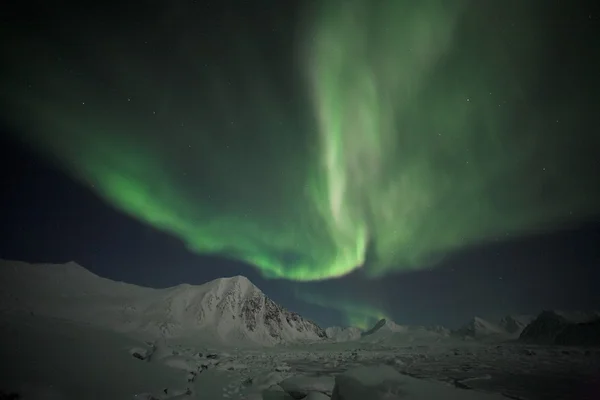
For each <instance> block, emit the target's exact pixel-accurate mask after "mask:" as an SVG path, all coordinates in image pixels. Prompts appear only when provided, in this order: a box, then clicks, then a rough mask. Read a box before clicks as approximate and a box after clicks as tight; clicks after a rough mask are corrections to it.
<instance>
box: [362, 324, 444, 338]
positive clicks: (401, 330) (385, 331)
mask: <svg viewBox="0 0 600 400" xmlns="http://www.w3.org/2000/svg"><path fill="white" fill-rule="evenodd" d="M449 334H450V331H449V330H448V329H446V328H444V327H441V326H435V327H425V326H408V325H398V324H396V323H395V322H393V321H390V320H388V319H381V320H379V321H378V322H377V323H376V324H375V325H374V326H373V327H372V328H371V329H369V330H368V331H365V332H363V333H362V334H361V338H360V340H361V341H367V342H386V343H407V342H420V341H425V342H431V341H434V342H437V341H440V340H442V339H444V338H446V337H448V336H449Z"/></svg>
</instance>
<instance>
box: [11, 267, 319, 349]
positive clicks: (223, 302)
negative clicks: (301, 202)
mask: <svg viewBox="0 0 600 400" xmlns="http://www.w3.org/2000/svg"><path fill="white" fill-rule="evenodd" d="M0 281H1V282H2V283H0V292H1V294H0V296H2V297H1V298H0V300H2V301H1V302H0V304H2V309H0V313H2V312H3V313H13V314H14V313H17V314H23V313H27V314H33V315H43V316H48V317H55V318H62V319H66V320H69V321H76V322H84V323H87V324H90V325H95V326H99V327H102V328H107V329H110V330H113V331H118V332H127V333H131V334H139V335H142V336H146V337H149V338H156V337H165V338H198V337H202V338H204V339H205V340H207V341H213V342H218V343H224V344H236V343H252V344H259V345H273V344H278V343H286V342H296V341H315V340H321V339H323V338H325V337H326V334H325V331H324V330H323V329H321V328H320V327H319V326H317V325H316V324H315V323H313V322H311V321H309V320H307V319H304V318H303V317H301V316H300V315H299V314H296V313H294V312H291V311H288V310H286V309H285V308H283V307H282V306H280V305H278V304H277V303H275V302H274V301H273V300H271V299H270V298H268V297H267V296H266V295H265V294H264V293H263V292H262V291H261V290H260V289H259V288H257V287H256V286H255V285H254V284H253V283H252V282H250V280H248V279H247V278H245V277H243V276H234V277H230V278H220V279H216V280H214V281H211V282H208V283H205V284H203V285H188V284H183V285H178V286H175V287H171V288H166V289H152V288H145V287H140V286H136V285H131V284H126V283H123V282H115V281H111V280H109V279H105V278H101V277H99V276H97V275H95V274H93V273H91V272H89V271H88V270H86V269H85V268H83V267H81V266H79V265H77V264H75V263H67V264H59V265H55V264H27V263H22V262H14V261H5V260H0Z"/></svg>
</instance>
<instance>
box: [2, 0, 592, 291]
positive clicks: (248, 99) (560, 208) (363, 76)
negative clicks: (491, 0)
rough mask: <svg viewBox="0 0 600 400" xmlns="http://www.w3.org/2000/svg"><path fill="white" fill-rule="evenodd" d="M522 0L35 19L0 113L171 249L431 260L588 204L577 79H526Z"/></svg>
mask: <svg viewBox="0 0 600 400" xmlns="http://www.w3.org/2000/svg"><path fill="white" fill-rule="evenodd" d="M450 3H452V4H450ZM247 7H251V6H247ZM539 7H540V4H538V3H536V2H519V1H508V2H505V3H503V4H502V5H500V4H497V5H484V4H482V3H481V2H470V1H456V2H447V1H443V0H428V1H419V2H413V1H405V0H389V1H380V2H373V1H369V0H350V1H333V0H332V1H327V2H323V3H321V4H315V5H313V6H311V5H309V3H307V5H306V6H305V7H303V8H302V10H301V12H298V13H297V14H299V15H301V17H297V18H296V20H295V21H294V23H291V22H290V23H285V24H284V23H282V22H280V21H278V20H277V18H271V19H270V20H269V21H270V23H271V25H268V26H262V27H256V26H253V27H251V28H250V27H245V26H240V25H243V23H244V21H245V20H244V19H243V18H242V17H239V16H238V17H232V16H227V18H229V19H228V20H227V21H228V23H231V24H237V25H236V26H237V28H238V30H236V31H235V32H229V29H228V28H227V26H225V25H223V24H220V23H219V22H218V21H217V22H214V23H213V24H210V23H206V25H203V26H198V24H197V23H196V20H195V18H198V16H199V15H200V14H202V13H204V12H206V10H204V9H203V10H201V11H194V10H193V9H186V8H184V7H183V6H182V7H178V6H167V9H160V10H158V9H157V10H155V11H154V12H153V13H152V15H151V16H149V17H148V16H146V18H145V19H143V20H141V19H140V20H137V19H135V18H133V17H132V18H133V19H132V20H131V21H129V20H126V19H125V17H122V18H120V17H117V16H114V15H115V14H116V13H114V12H112V11H111V10H104V12H106V15H107V17H106V18H107V19H106V20H103V19H92V15H91V14H92V12H91V11H90V15H89V18H88V19H86V18H82V19H80V20H73V19H70V18H67V17H63V19H60V18H58V19H57V20H56V21H52V22H48V24H56V25H57V26H61V29H59V30H57V31H56V33H55V35H56V36H58V37H59V38H60V39H61V40H62V42H61V44H60V45H59V44H56V43H55V42H54V41H52V40H53V39H56V38H55V37H43V36H39V35H34V34H29V33H25V31H21V33H22V35H16V36H13V39H11V40H13V44H12V46H11V49H12V51H11V53H10V55H9V56H8V57H6V58H7V59H8V60H10V62H9V63H8V64H7V65H5V66H4V67H2V68H3V69H4V70H5V72H9V74H7V73H3V74H2V75H3V76H5V77H8V76H10V77H11V78H10V79H5V78H3V79H2V85H3V87H4V88H6V90H3V91H2V94H1V95H0V96H1V101H2V105H3V112H4V115H3V118H4V119H6V120H7V121H8V123H9V124H10V125H11V126H12V127H14V129H15V130H16V131H18V132H20V134H22V137H20V139H22V140H23V141H24V142H25V143H27V144H28V145H30V146H31V147H33V148H35V149H36V150H39V151H40V152H42V153H43V154H44V155H46V156H47V157H49V158H50V159H52V160H55V161H56V162H57V163H58V164H59V165H60V166H61V167H62V168H64V170H65V171H66V172H67V173H69V174H70V175H72V176H73V177H75V178H77V179H78V180H80V181H81V182H82V183H83V184H85V185H87V186H88V187H89V188H90V189H91V190H93V191H94V192H95V193H97V195H98V196H100V197H102V198H103V199H104V200H105V201H106V202H108V203H110V204H111V205H112V206H113V207H115V208H116V209H118V210H120V211H122V212H123V213H126V214H128V215H130V216H131V217H133V218H136V219H138V220H139V221H141V222H143V223H145V224H148V225H151V226H152V227H155V228H156V229H158V230H160V231H163V232H166V233H168V234H170V235H172V236H174V237H177V238H178V239H180V240H181V241H182V242H184V243H185V244H186V246H187V247H188V248H189V249H190V250H191V251H193V252H197V253H199V254H207V253H208V254H213V253H214V254H221V255H223V256H225V257H230V258H234V259H238V260H241V261H244V262H246V263H248V264H250V265H252V266H253V267H255V268H257V269H258V270H259V271H260V272H261V273H262V274H263V275H264V276H266V277H269V278H283V279H288V280H295V281H311V280H323V279H328V278H335V277H342V276H344V275H346V274H348V273H351V272H352V271H355V270H357V269H360V270H362V271H364V273H365V274H366V275H367V276H370V277H378V276H382V275H385V274H388V273H391V272H401V271H411V270H416V269H424V268H430V267H435V265H436V262H437V261H438V260H439V259H440V258H441V257H444V256H445V255H447V254H451V253H452V252H454V251H457V250H460V249H463V248H466V247H470V246H475V245H477V244H480V243H484V242H487V241H493V240H498V239H499V238H500V240H501V239H502V238H504V237H506V236H510V237H515V236H517V237H518V236H527V235H532V234H534V233H537V232H542V231H549V230H553V229H558V228H560V227H563V226H565V225H569V224H576V223H578V222H580V221H585V220H586V219H589V218H591V217H593V216H595V215H598V213H599V212H600V210H599V207H600V193H599V192H600V191H599V189H598V186H597V185H596V175H595V174H596V173H595V171H596V167H597V162H598V161H597V154H598V153H597V149H598V140H599V139H598V135H597V134H596V133H594V132H592V131H590V130H589V128H587V125H586V123H587V121H588V120H589V117H590V116H591V114H592V112H593V109H594V107H593V106H590V104H592V103H590V98H588V97H585V96H582V95H577V94H576V88H577V87H578V86H579V85H581V84H582V82H583V81H586V79H587V78H586V75H585V73H579V74H577V75H573V76H566V77H564V76H563V77H562V78H563V79H562V80H561V81H560V82H553V81H551V80H550V78H548V77H547V76H546V75H545V74H544V71H545V70H546V69H547V68H548V63H549V62H554V61H553V60H552V57H551V56H550V54H552V49H553V46H554V42H553V40H555V38H554V37H552V35H550V34H549V31H548V29H549V26H547V25H548V24H547V23H546V22H544V19H543V18H538V16H539V13H540V11H539ZM113 11H114V10H113ZM125 14H126V15H129V14H127V13H125ZM131 14H132V15H134V14H135V13H133V12H131ZM241 14H243V12H240V15H241ZM117 15H118V14H117ZM109 16H110V17H109ZM223 18H225V17H223ZM248 18H251V17H248ZM106 21H110V23H108V25H110V29H109V28H107V26H108V25H107V22H106ZM219 21H220V20H219ZM288 22H289V21H288ZM265 25H267V24H265ZM3 29H4V28H3ZM23 29H25V28H23ZM207 32H208V33H207ZM272 32H276V33H277V34H273V33H272ZM206 35H209V36H211V35H212V36H215V37H219V41H218V43H217V42H214V41H207V40H204V39H203V38H204V37H205V36H206ZM3 40H5V39H3ZM215 43H217V44H215ZM588 68H589V70H588V69H586V70H585V71H588V72H589V71H593V66H589V67H588ZM591 74H592V73H591V72H590V76H591ZM552 79H554V78H552ZM596 79H597V78H596ZM588 84H589V81H588Z"/></svg>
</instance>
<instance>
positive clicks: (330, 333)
mask: <svg viewBox="0 0 600 400" xmlns="http://www.w3.org/2000/svg"><path fill="white" fill-rule="evenodd" d="M325 333H326V334H327V338H328V339H332V340H334V341H336V342H347V341H349V340H357V339H360V336H361V333H362V331H361V330H360V329H359V328H356V327H353V326H350V327H347V328H341V327H339V326H330V327H329V328H327V329H325Z"/></svg>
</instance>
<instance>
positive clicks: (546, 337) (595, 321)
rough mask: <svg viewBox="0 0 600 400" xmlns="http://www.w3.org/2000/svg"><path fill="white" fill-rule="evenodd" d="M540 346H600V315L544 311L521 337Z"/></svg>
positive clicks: (594, 313)
mask: <svg viewBox="0 0 600 400" xmlns="http://www.w3.org/2000/svg"><path fill="white" fill-rule="evenodd" d="M519 340H521V341H524V342H529V343H538V344H562V345H594V344H595V345H597V344H600V314H598V313H597V312H571V313H566V312H562V311H542V312H541V313H540V314H539V315H538V316H537V317H536V319H535V320H534V321H533V322H531V324H529V325H528V326H527V327H526V328H525V329H524V330H523V332H521V335H520V336H519Z"/></svg>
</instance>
